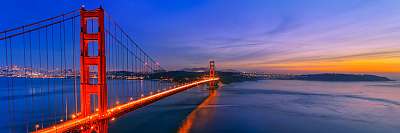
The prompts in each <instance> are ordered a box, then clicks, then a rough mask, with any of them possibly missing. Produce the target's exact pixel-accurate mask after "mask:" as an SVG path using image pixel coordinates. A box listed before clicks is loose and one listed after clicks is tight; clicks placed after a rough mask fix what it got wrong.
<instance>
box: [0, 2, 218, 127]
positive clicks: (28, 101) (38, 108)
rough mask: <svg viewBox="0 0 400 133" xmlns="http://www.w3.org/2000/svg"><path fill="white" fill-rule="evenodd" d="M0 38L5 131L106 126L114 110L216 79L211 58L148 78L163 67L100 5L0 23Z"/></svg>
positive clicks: (138, 105) (117, 112) (121, 111)
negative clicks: (203, 67) (192, 70)
mask: <svg viewBox="0 0 400 133" xmlns="http://www.w3.org/2000/svg"><path fill="white" fill-rule="evenodd" d="M0 44H1V45H0V50H2V51H1V52H0V54H1V59H0V61H1V62H0V66H1V68H0V77H1V78H0V82H1V86H0V88H4V89H5V90H1V91H2V92H7V93H0V95H1V96H0V98H1V99H0V100H1V105H5V104H7V112H5V113H6V114H8V115H7V117H8V118H7V119H1V121H0V122H7V123H9V125H8V127H11V128H7V129H6V130H8V131H9V132H21V131H23V132H44V133H46V132H93V131H95V132H107V126H108V122H109V121H110V120H114V119H115V117H118V116H121V115H123V114H125V113H127V112H130V111H133V110H135V109H138V108H141V107H143V106H146V105H149V104H151V103H153V102H155V101H158V100H160V99H163V98H165V97H168V96H171V95H174V94H176V93H179V92H182V91H184V90H187V89H190V88H193V87H195V86H198V85H201V84H209V85H210V86H214V84H215V82H216V81H217V80H219V78H218V77H216V76H215V64H214V61H210V66H209V67H210V69H209V70H210V71H209V74H208V76H203V77H201V78H198V79H197V80H194V81H190V82H187V83H174V82H171V81H169V80H167V79H157V80H155V79H152V78H150V76H149V75H151V74H153V73H159V72H163V71H165V70H164V69H163V68H162V67H161V66H160V64H159V63H158V62H156V61H155V60H154V59H153V58H151V57H150V56H149V55H148V54H147V53H146V52H145V51H144V50H143V49H142V48H140V47H139V45H138V44H137V43H136V42H135V41H134V40H133V39H132V38H131V37H130V36H129V35H128V34H127V33H126V32H124V31H123V30H122V28H121V26H119V25H118V24H117V23H116V22H115V21H114V20H113V19H112V17H111V16H110V15H109V14H107V13H105V12H104V10H103V9H102V8H98V9H95V10H86V9H84V8H81V9H80V10H74V11H71V12H68V13H65V14H61V15H58V16H55V17H51V18H48V19H45V20H42V21H38V22H35V23H31V24H28V25H24V26H21V27H17V28H12V29H7V30H5V31H1V32H0ZM2 107H3V106H2ZM2 131H4V130H2Z"/></svg>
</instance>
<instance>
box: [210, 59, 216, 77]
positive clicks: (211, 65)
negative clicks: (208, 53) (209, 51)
mask: <svg viewBox="0 0 400 133" xmlns="http://www.w3.org/2000/svg"><path fill="white" fill-rule="evenodd" d="M214 77H215V62H214V61H213V60H211V61H210V78H214Z"/></svg>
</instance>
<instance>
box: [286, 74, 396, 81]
mask: <svg viewBox="0 0 400 133" xmlns="http://www.w3.org/2000/svg"><path fill="white" fill-rule="evenodd" d="M289 80H308V81H393V80H391V79H389V78H386V77H381V76H376V75H364V74H363V75H359V74H334V73H324V74H306V75H295V76H292V77H290V78H289Z"/></svg>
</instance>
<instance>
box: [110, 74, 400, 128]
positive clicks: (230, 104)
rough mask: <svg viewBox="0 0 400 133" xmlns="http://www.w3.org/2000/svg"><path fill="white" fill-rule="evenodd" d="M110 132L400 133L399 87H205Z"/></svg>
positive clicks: (135, 116) (157, 106)
mask: <svg viewBox="0 0 400 133" xmlns="http://www.w3.org/2000/svg"><path fill="white" fill-rule="evenodd" d="M109 131H110V132H127V133H128V132H194V133H204V132H211V133H221V132H237V133H242V132H260V133H294V132H295V133H311V132H315V133H399V132H400V82H397V81H396V82H310V81H257V82H243V83H234V84H230V85H225V86H222V87H221V88H219V89H218V90H216V91H212V92H210V91H208V90H207V88H206V87H205V86H202V87H198V88H197V89H192V90H189V91H186V92H184V93H181V94H178V95H174V96H172V97H169V98H167V99H165V100H162V101H160V102H157V103H155V104H153V105H151V106H148V107H145V108H142V109H139V110H137V111H134V112H131V113H129V114H127V115H125V116H123V117H121V118H118V119H117V120H116V121H113V122H111V123H110V127H109Z"/></svg>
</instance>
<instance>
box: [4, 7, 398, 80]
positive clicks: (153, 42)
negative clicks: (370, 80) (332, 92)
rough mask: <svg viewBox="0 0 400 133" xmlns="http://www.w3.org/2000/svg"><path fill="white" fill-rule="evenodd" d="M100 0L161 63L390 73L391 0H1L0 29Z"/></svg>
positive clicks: (393, 39)
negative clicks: (211, 61) (213, 61)
mask: <svg viewBox="0 0 400 133" xmlns="http://www.w3.org/2000/svg"><path fill="white" fill-rule="evenodd" d="M81 4H84V5H85V6H86V7H87V8H95V7H97V6H99V5H100V4H102V5H103V7H104V8H105V10H106V12H107V13H109V14H111V16H113V17H114V19H115V20H116V21H118V22H119V24H120V25H121V26H122V27H124V29H125V30H126V31H127V32H128V33H129V34H130V35H131V37H133V38H134V39H135V40H136V41H137V42H138V43H139V44H140V45H141V46H142V47H143V48H144V49H145V51H147V52H148V53H149V54H150V55H152V56H153V57H155V58H156V59H157V60H159V61H160V63H161V64H162V65H163V66H164V67H166V68H169V69H179V68H184V67H200V66H202V67H205V66H207V62H208V60H209V59H214V60H216V62H217V65H218V68H225V69H228V68H229V69H238V70H251V71H268V72H300V73H301V72H320V71H324V72H359V73H380V72H382V73H397V72H400V70H397V69H395V67H398V66H397V65H400V44H399V43H400V1H399V0H329V1H328V0H103V1H96V0H81V1H79V0H37V1H32V0H8V1H6V0H3V1H2V2H1V5H0V12H1V16H0V29H5V28H7V27H15V26H19V25H22V24H27V23H31V22H34V21H38V20H41V19H44V18H47V17H51V16H54V15H58V14H60V13H63V12H67V11H70V10H72V9H77V8H79V7H80V5H81Z"/></svg>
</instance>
